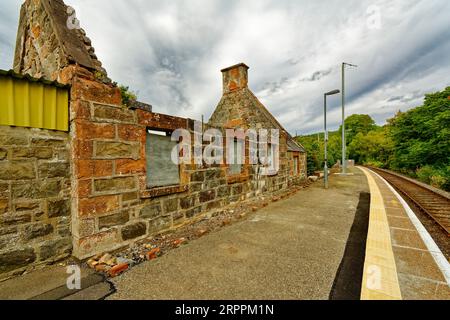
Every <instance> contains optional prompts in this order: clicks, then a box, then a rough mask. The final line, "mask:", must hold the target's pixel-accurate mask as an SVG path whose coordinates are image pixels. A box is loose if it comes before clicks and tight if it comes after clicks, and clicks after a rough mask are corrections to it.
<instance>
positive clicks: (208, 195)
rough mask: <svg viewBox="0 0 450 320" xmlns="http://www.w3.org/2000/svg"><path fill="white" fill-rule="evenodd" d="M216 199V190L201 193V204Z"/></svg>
mask: <svg viewBox="0 0 450 320" xmlns="http://www.w3.org/2000/svg"><path fill="white" fill-rule="evenodd" d="M215 198H216V192H215V190H209V191H203V192H200V203H204V202H208V201H211V200H214V199H215Z"/></svg>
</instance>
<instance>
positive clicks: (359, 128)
mask: <svg viewBox="0 0 450 320" xmlns="http://www.w3.org/2000/svg"><path fill="white" fill-rule="evenodd" d="M376 128H377V125H376V124H375V121H374V120H373V119H372V118H371V117H370V116H369V115H367V114H354V115H351V116H350V117H348V118H347V119H345V132H346V140H347V143H348V144H350V143H351V142H352V141H353V138H354V137H356V135H357V134H358V133H362V134H364V135H365V134H367V133H369V132H370V131H372V130H374V129H376ZM339 135H342V126H340V128H339Z"/></svg>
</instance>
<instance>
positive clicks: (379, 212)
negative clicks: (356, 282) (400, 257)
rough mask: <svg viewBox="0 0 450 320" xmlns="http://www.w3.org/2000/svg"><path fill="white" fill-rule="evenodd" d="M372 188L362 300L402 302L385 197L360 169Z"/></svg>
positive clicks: (371, 179)
mask: <svg viewBox="0 0 450 320" xmlns="http://www.w3.org/2000/svg"><path fill="white" fill-rule="evenodd" d="M358 168H359V169H360V170H361V171H363V172H364V174H365V175H366V177H367V180H368V183H369V188H370V195H371V197H370V198H371V199H370V216H369V230H368V234H367V244H366V258H365V262H364V272H363V281H362V288H361V300H402V295H401V291H400V284H399V281H398V275H397V267H396V264H395V258H394V252H393V251H392V242H391V232H390V229H389V222H388V219H387V214H386V209H385V207H384V201H383V196H382V194H381V191H380V189H379V187H378V185H377V183H376V182H375V179H374V178H373V176H372V174H371V173H370V171H368V170H367V169H365V168H362V167H358Z"/></svg>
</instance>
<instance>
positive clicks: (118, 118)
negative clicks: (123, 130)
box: [94, 104, 135, 123]
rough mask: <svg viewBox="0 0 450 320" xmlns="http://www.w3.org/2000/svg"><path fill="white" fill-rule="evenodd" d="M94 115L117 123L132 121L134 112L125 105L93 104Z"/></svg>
mask: <svg viewBox="0 0 450 320" xmlns="http://www.w3.org/2000/svg"><path fill="white" fill-rule="evenodd" d="M94 117H95V118H97V119H102V120H108V121H111V122H117V123H122V122H123V123H133V122H134V121H135V120H134V112H133V111H132V110H129V109H127V108H125V107H112V106H107V105H101V104H94Z"/></svg>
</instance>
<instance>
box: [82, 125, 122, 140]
mask: <svg viewBox="0 0 450 320" xmlns="http://www.w3.org/2000/svg"><path fill="white" fill-rule="evenodd" d="M76 128H77V130H76V134H77V137H78V138H79V139H83V140H90V139H114V138H115V136H116V128H115V126H114V125H112V124H107V123H95V122H90V121H77V123H76Z"/></svg>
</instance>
